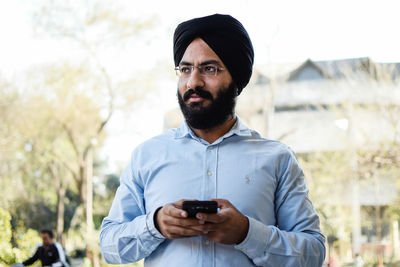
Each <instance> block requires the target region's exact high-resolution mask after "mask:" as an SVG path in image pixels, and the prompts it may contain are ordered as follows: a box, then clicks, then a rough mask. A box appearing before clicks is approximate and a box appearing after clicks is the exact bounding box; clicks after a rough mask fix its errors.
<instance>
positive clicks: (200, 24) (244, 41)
mask: <svg viewBox="0 0 400 267" xmlns="http://www.w3.org/2000/svg"><path fill="white" fill-rule="evenodd" d="M196 38H201V39H203V41H204V42H206V43H207V44H208V46H209V47H210V48H211V49H212V50H213V51H214V52H215V54H217V55H218V57H219V58H220V59H221V60H222V62H223V63H224V65H225V66H226V68H227V69H228V71H229V73H230V74H231V76H232V79H233V81H234V82H235V84H236V86H237V87H238V94H240V92H241V91H242V89H243V88H244V87H245V86H246V85H247V84H248V82H249V80H250V77H251V73H252V70H253V62H254V50H253V45H252V44H251V40H250V37H249V35H248V34H247V31H246V30H245V28H244V27H243V25H242V24H241V23H240V22H239V21H238V20H236V19H235V18H233V17H232V16H229V15H220V14H215V15H211V16H206V17H201V18H195V19H191V20H188V21H185V22H182V23H181V24H179V25H178V27H177V28H176V29H175V34H174V61H175V66H178V65H179V63H180V61H181V60H182V57H183V54H184V53H185V51H186V48H187V47H188V46H189V44H190V43H191V42H192V41H193V40H194V39H196Z"/></svg>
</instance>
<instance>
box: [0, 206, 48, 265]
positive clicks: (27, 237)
mask: <svg viewBox="0 0 400 267" xmlns="http://www.w3.org/2000/svg"><path fill="white" fill-rule="evenodd" d="M23 230H24V228H23V229H20V231H18V230H17V231H16V234H15V236H14V239H15V240H16V244H17V246H16V247H13V246H12V242H11V241H12V237H13V236H12V228H11V215H10V213H9V212H8V211H7V210H5V209H2V208H0V266H1V264H7V265H10V264H13V263H16V262H22V261H24V260H26V259H27V258H28V257H29V256H31V254H32V253H33V251H34V250H33V249H36V247H37V244H38V243H39V242H40V237H39V234H38V232H37V231H35V230H32V229H28V230H27V231H26V232H21V231H23Z"/></svg>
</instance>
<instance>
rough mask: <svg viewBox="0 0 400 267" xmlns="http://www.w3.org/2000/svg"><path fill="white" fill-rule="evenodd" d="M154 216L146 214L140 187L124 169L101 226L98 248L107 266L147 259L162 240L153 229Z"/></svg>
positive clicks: (128, 171) (128, 169)
mask: <svg viewBox="0 0 400 267" xmlns="http://www.w3.org/2000/svg"><path fill="white" fill-rule="evenodd" d="M154 212H155V210H153V211H149V212H146V210H145V208H144V200H143V187H142V186H141V184H140V182H139V181H138V179H136V177H134V175H133V171H132V168H131V167H128V168H126V169H125V171H124V172H123V173H122V175H121V184H120V186H119V187H118V189H117V192H116V195H115V198H114V201H113V204H112V206H111V209H110V212H109V215H108V216H107V217H106V218H104V220H103V223H102V226H101V232H100V248H101V252H102V254H103V257H104V259H105V260H106V261H107V262H108V263H111V264H125V263H131V262H136V261H138V260H140V259H142V258H144V257H147V256H148V255H150V254H151V253H152V252H153V251H154V250H155V249H156V248H157V246H158V245H159V244H161V243H162V242H163V241H164V240H165V238H164V236H163V235H161V234H160V232H159V231H158V230H157V229H156V228H155V226H154V221H153V216H154Z"/></svg>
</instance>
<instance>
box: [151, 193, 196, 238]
mask: <svg viewBox="0 0 400 267" xmlns="http://www.w3.org/2000/svg"><path fill="white" fill-rule="evenodd" d="M185 200H187V199H181V200H179V201H177V202H174V203H169V204H167V205H165V206H163V207H162V208H161V209H160V210H159V211H158V212H157V215H156V218H155V219H156V220H157V224H158V227H159V230H160V232H161V234H162V235H163V236H165V237H166V238H182V237H190V236H199V235H203V232H202V231H200V230H197V229H194V228H193V227H195V226H200V225H201V223H202V222H201V221H199V220H198V219H191V218H187V216H188V214H187V212H186V211H184V210H182V202H183V201H185Z"/></svg>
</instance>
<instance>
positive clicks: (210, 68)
mask: <svg viewBox="0 0 400 267" xmlns="http://www.w3.org/2000/svg"><path fill="white" fill-rule="evenodd" d="M216 70H217V67H215V66H212V65H208V66H204V71H205V72H206V73H212V74H214V73H215V71H216Z"/></svg>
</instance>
